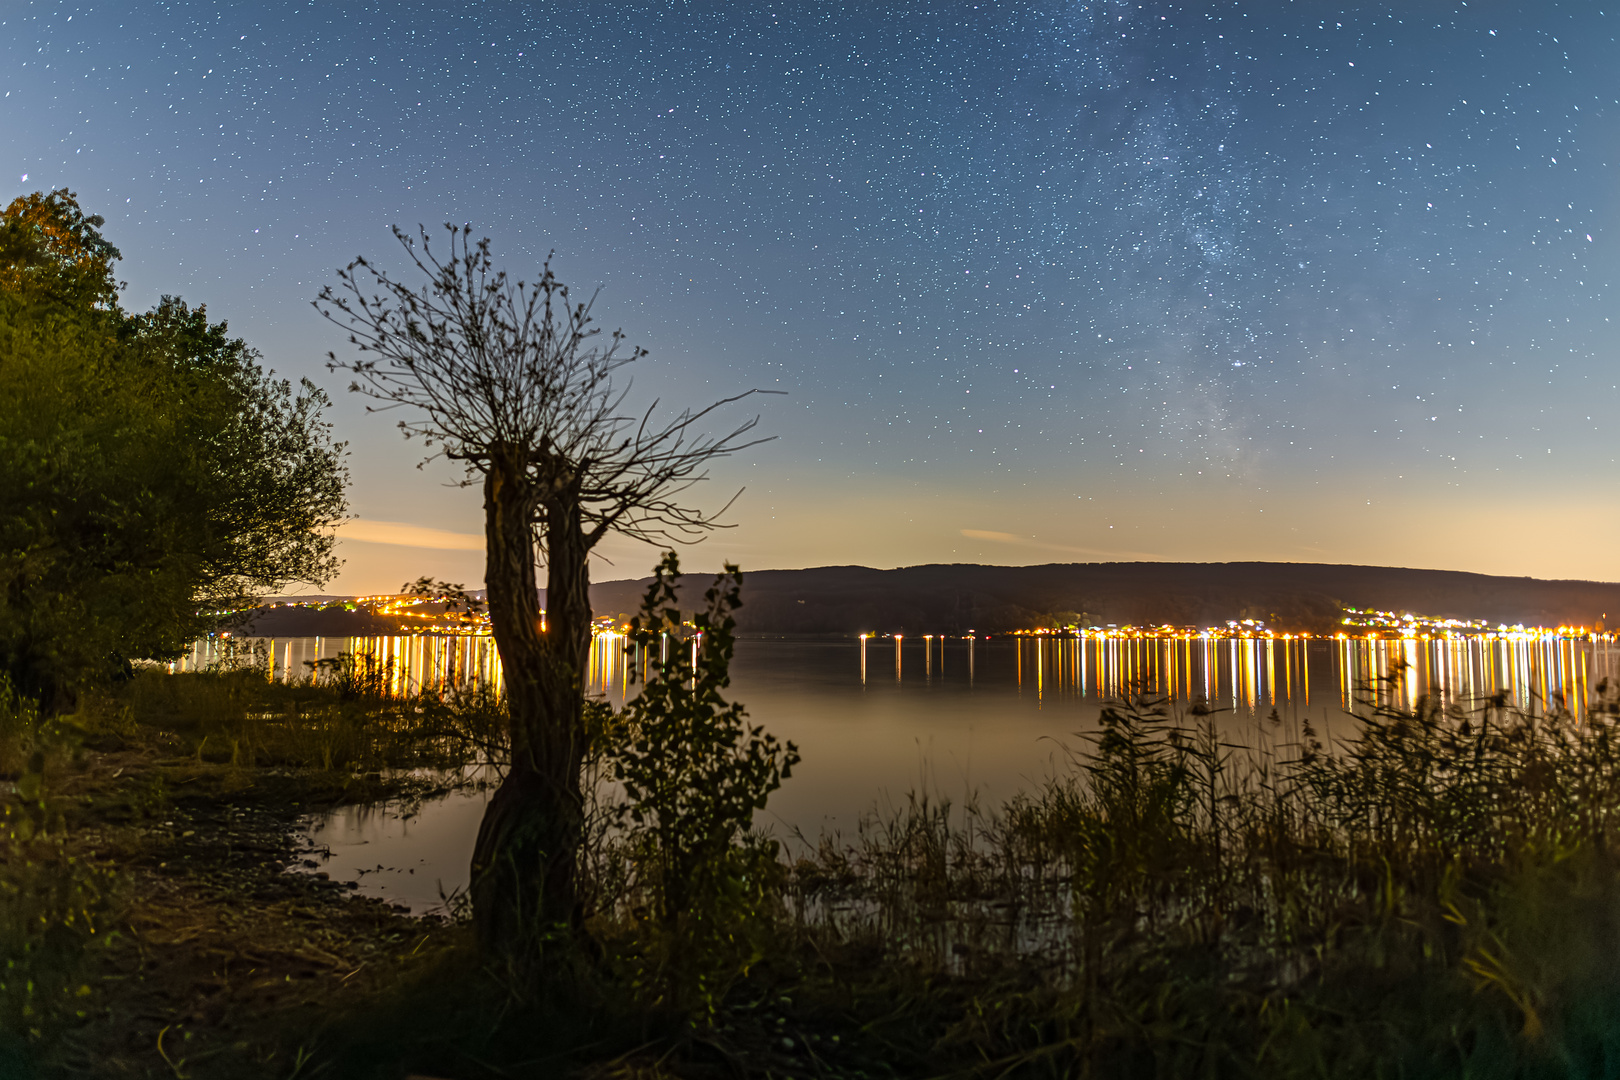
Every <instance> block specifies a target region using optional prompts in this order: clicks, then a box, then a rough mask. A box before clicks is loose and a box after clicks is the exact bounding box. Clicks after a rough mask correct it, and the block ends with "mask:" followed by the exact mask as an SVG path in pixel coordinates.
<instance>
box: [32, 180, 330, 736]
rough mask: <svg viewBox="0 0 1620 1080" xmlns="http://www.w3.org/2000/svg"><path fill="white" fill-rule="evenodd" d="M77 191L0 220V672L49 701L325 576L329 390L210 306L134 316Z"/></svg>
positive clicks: (65, 698) (62, 704)
mask: <svg viewBox="0 0 1620 1080" xmlns="http://www.w3.org/2000/svg"><path fill="white" fill-rule="evenodd" d="M102 224H103V221H102V219H101V218H100V217H90V216H86V215H85V214H84V213H83V211H82V210H81V209H80V208H79V206H78V203H77V200H76V199H75V198H74V196H73V195H72V193H71V192H67V191H57V192H52V193H50V194H48V195H42V194H35V195H29V196H25V197H23V198H20V199H17V200H15V201H14V202H13V203H12V204H11V205H10V206H9V207H7V208H6V210H5V211H4V212H3V213H0V665H3V667H4V669H5V671H6V673H7V674H9V676H10V677H11V679H12V680H13V682H14V684H15V685H16V686H17V687H18V688H19V689H20V690H21V691H22V692H24V693H27V694H29V695H30V696H35V697H38V698H40V699H41V700H42V702H43V704H44V705H45V706H46V708H47V709H48V710H50V711H62V710H65V709H70V708H71V707H72V706H73V701H74V695H75V692H76V689H77V688H78V687H79V686H81V685H83V684H84V683H86V682H87V681H93V680H96V679H99V678H106V677H109V676H112V675H115V674H116V673H117V672H119V671H120V670H122V669H125V668H127V665H128V662H129V661H130V660H131V659H136V658H143V657H149V658H156V659H162V658H167V657H171V656H175V655H178V653H179V652H180V651H181V650H182V649H183V648H184V647H185V645H186V644H188V643H189V642H190V641H191V640H192V639H193V638H194V637H195V636H196V635H197V634H198V632H199V631H201V630H202V629H204V628H205V627H206V625H207V623H208V620H209V618H210V615H209V614H208V611H209V609H211V608H213V609H217V608H219V607H223V606H229V605H233V604H236V603H239V602H240V600H241V598H242V597H243V596H245V595H247V594H251V593H254V592H259V591H269V590H274V589H278V588H281V587H284V586H285V585H286V584H287V583H288V582H290V581H293V580H306V581H312V582H320V581H323V580H326V579H327V578H329V577H330V576H331V574H332V573H333V571H334V570H335V569H336V565H337V563H336V560H335V559H334V557H333V554H332V547H333V542H334V541H333V537H332V535H331V532H330V527H331V526H332V525H334V524H335V523H336V522H337V521H338V520H339V519H340V518H341V516H342V513H343V510H344V496H343V488H344V481H345V472H344V469H343V466H342V461H341V456H342V445H341V444H337V443H334V442H333V441H332V439H331V435H330V429H329V426H328V425H327V424H326V423H325V422H324V421H323V420H322V419H321V410H322V408H323V407H324V406H325V404H326V398H325V396H324V395H323V394H322V393H321V391H319V390H318V389H316V388H315V387H314V386H313V385H312V384H310V383H309V382H307V381H305V382H303V383H302V384H301V385H300V387H299V388H297V389H296V390H295V389H294V388H293V386H292V385H291V384H290V383H288V382H286V381H284V380H275V379H272V378H270V377H269V376H268V375H266V374H265V372H264V370H263V368H262V367H261V366H260V364H259V361H258V356H257V354H256V353H254V352H253V350H252V349H250V348H249V347H248V346H247V345H246V344H245V343H244V342H242V341H241V340H240V339H235V338H231V337H230V336H229V334H228V332H227V330H226V327H225V324H224V323H210V322H209V321H208V319H207V313H206V311H205V309H203V308H196V309H192V308H189V307H188V306H187V305H186V304H184V303H183V302H181V301H179V300H177V299H173V298H167V297H166V298H164V300H163V302H162V303H160V304H159V305H158V306H157V307H156V308H155V309H153V310H152V311H150V312H147V313H145V314H141V315H128V314H126V313H124V312H123V311H122V310H121V309H120V308H119V307H118V305H117V291H116V288H115V286H114V282H113V279H112V262H113V260H114V259H116V258H117V257H118V251H117V249H116V248H114V247H113V246H112V245H111V244H109V243H107V242H106V240H105V239H104V238H102V236H101V235H100V232H99V229H100V226H101V225H102Z"/></svg>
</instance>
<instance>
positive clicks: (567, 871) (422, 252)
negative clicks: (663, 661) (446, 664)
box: [315, 225, 766, 959]
mask: <svg viewBox="0 0 1620 1080" xmlns="http://www.w3.org/2000/svg"><path fill="white" fill-rule="evenodd" d="M446 229H447V230H448V231H449V252H448V257H447V258H445V259H443V260H440V259H439V258H437V257H435V255H434V254H433V253H432V252H431V251H430V249H429V241H428V234H427V231H426V230H425V229H424V230H421V232H420V245H418V242H417V240H416V239H415V238H413V237H411V236H409V235H407V234H406V233H404V232H402V231H401V230H399V229H397V228H396V229H395V230H394V235H395V237H396V238H397V239H398V240H399V242H400V244H401V245H402V246H403V247H404V249H405V251H406V254H407V256H408V257H409V259H410V261H411V263H412V264H413V265H414V266H415V268H416V269H417V270H418V271H420V272H421V273H422V274H423V275H425V276H426V278H427V281H426V283H425V284H422V285H420V286H419V287H416V288H413V287H411V286H409V285H406V284H403V283H401V282H399V281H396V280H394V279H393V278H392V277H390V276H389V275H388V274H387V273H385V272H384V271H382V270H379V269H378V268H376V267H375V266H373V265H372V264H371V263H369V262H367V261H366V260H365V259H364V258H360V259H356V260H355V261H354V262H352V263H350V264H349V265H348V266H347V267H346V268H345V269H344V270H342V271H340V272H339V274H338V279H339V284H338V286H337V287H336V288H334V287H332V286H327V287H326V288H324V289H322V290H321V293H320V295H319V298H318V299H317V300H316V301H315V307H316V310H318V311H319V312H320V313H321V314H322V315H323V316H325V317H326V318H327V319H329V320H331V321H332V322H334V323H336V324H338V325H340V326H344V327H346V328H347V329H348V330H349V341H350V343H351V344H353V345H355V346H356V347H357V348H358V350H359V356H358V357H357V358H355V359H352V360H339V359H338V358H337V356H336V355H335V354H329V356H330V361H331V362H330V364H329V365H328V366H329V367H331V368H332V369H333V370H343V371H347V372H349V373H351V374H352V375H353V377H354V381H353V383H352V384H351V385H350V389H351V390H353V391H355V392H358V393H361V394H366V395H368V396H370V397H372V398H375V399H377V400H378V401H380V402H382V403H383V404H381V405H380V406H373V408H374V409H396V408H401V409H405V410H407V411H408V412H409V413H410V416H409V418H408V419H404V420H401V421H400V423H399V427H400V430H401V431H402V432H404V434H405V436H406V437H407V438H420V439H422V440H424V441H425V443H426V444H427V446H428V447H429V448H431V456H443V457H445V458H448V459H449V460H451V461H455V462H460V463H462V464H463V465H464V466H465V468H466V470H467V473H466V477H467V478H466V480H465V483H467V484H473V483H480V482H481V483H482V484H483V488H484V532H485V541H486V548H487V556H488V568H487V570H486V573H485V583H486V584H487V585H488V587H489V614H490V621H491V624H492V627H493V630H494V634H495V645H496V648H497V649H498V651H499V652H500V657H501V665H502V668H503V669H504V671H505V678H506V694H507V701H508V705H509V709H510V714H511V742H512V762H511V767H510V769H509V770H508V772H507V774H506V777H505V779H504V780H503V782H502V783H501V786H500V788H499V789H498V790H497V791H496V793H495V796H494V797H493V798H492V799H491V800H490V804H489V808H488V810H487V811H486V812H485V815H484V820H483V824H482V825H481V827H480V828H479V832H478V842H477V845H476V847H475V849H474V852H473V860H472V889H471V893H472V903H473V915H474V920H475V922H476V925H477V930H478V938H479V944H480V946H481V947H482V948H483V949H484V951H485V952H486V954H488V955H497V954H499V955H505V956H507V957H508V958H512V959H519V958H521V957H523V956H527V955H533V945H534V943H535V941H536V936H535V935H536V934H541V935H550V934H553V933H555V932H556V931H557V930H559V929H565V928H567V927H569V926H573V925H576V924H577V921H578V918H579V900H578V882H577V876H576V865H575V859H576V854H577V851H578V848H579V844H580V841H581V836H582V829H583V823H584V798H583V793H582V791H581V790H580V772H581V768H582V763H583V760H584V755H585V750H586V739H587V734H586V730H585V724H584V712H583V710H584V700H585V698H584V694H585V672H586V659H587V655H588V650H589V647H590V634H591V629H590V624H591V607H590V598H589V595H588V589H589V585H590V573H589V571H590V568H589V558H590V553H591V551H592V549H593V548H594V547H595V546H596V545H597V544H598V543H599V542H600V541H601V540H602V539H603V538H604V537H606V536H607V535H608V534H609V533H611V532H617V533H621V534H624V535H628V536H632V537H638V538H640V539H643V540H647V541H650V542H653V543H659V544H667V543H669V542H671V541H689V540H693V539H696V538H698V537H700V536H701V535H703V534H704V533H705V532H706V531H707V530H709V529H712V528H714V527H716V525H717V522H716V515H714V514H708V513H705V512H703V511H701V510H696V509H692V508H690V507H688V506H687V505H685V504H684V503H683V502H682V498H681V497H682V496H683V495H684V494H685V493H686V492H687V491H688V490H689V489H690V488H691V487H692V485H693V484H695V483H697V482H699V481H701V480H703V479H705V478H706V475H707V474H706V472H705V466H706V465H707V463H708V462H709V461H711V460H713V459H715V458H717V457H721V456H724V455H727V454H731V453H735V452H736V451H739V450H743V449H746V448H748V447H750V446H754V445H757V444H758V443H760V442H763V441H766V440H764V439H754V438H750V437H749V433H750V432H752V431H753V429H754V427H755V425H756V424H757V423H758V421H759V418H758V417H757V416H756V417H754V418H753V419H751V420H748V421H746V422H744V423H742V424H739V425H738V426H737V427H735V428H733V429H732V430H731V431H730V433H729V434H725V435H721V436H718V437H716V436H711V435H707V434H704V433H702V432H701V431H700V430H699V429H698V425H699V422H700V421H702V420H704V419H706V418H707V417H708V416H709V414H710V413H711V412H713V411H714V410H716V409H718V408H720V407H721V406H723V405H727V404H730V403H732V402H735V401H738V400H740V399H741V398H744V397H747V396H748V395H749V394H752V393H754V392H755V391H748V392H746V393H743V394H738V395H736V396H734V397H729V398H726V399H724V400H722V401H718V402H716V403H714V404H713V405H710V406H708V407H707V408H704V409H698V410H695V411H693V410H687V411H684V412H681V413H679V414H678V415H676V416H674V417H673V418H672V419H667V420H662V421H659V420H655V419H654V410H655V409H656V408H657V405H658V403H657V402H654V403H653V405H652V406H651V407H649V408H648V409H647V410H645V411H644V412H641V413H639V414H633V413H629V412H627V411H626V410H625V409H624V402H625V394H626V392H627V391H628V386H625V387H619V386H616V385H615V382H614V374H615V373H616V372H618V371H619V369H620V368H623V367H624V366H626V365H628V364H631V363H633V362H635V361H636V360H638V359H640V358H641V357H642V356H644V355H646V352H645V350H643V349H640V348H634V349H627V348H626V347H625V345H624V338H623V334H622V333H621V332H619V331H615V332H614V333H613V334H612V335H610V336H609V337H607V338H606V339H603V338H601V337H599V333H600V332H599V329H598V328H597V327H595V326H593V324H592V318H591V304H590V303H588V302H587V303H574V302H571V301H570V298H569V292H568V288H567V286H565V285H563V284H562V283H561V282H559V281H558V280H557V278H556V276H555V275H554V274H553V273H552V271H551V265H550V261H549V260H548V261H547V263H546V265H545V267H544V268H543V270H542V272H541V275H540V279H539V280H538V281H536V282H524V281H515V282H514V281H512V280H511V279H509V278H508V277H507V275H506V273H505V272H504V271H499V270H496V269H495V268H494V265H493V262H492V260H491V258H490V253H489V241H488V240H487V239H485V240H481V241H478V242H477V243H473V242H472V241H471V230H470V227H466V226H464V227H461V228H457V227H455V226H453V225H447V226H446ZM726 505H727V506H728V507H729V506H730V503H727V504H726ZM724 509H725V508H724V507H723V508H722V509H721V511H720V513H723V512H724ZM537 544H538V549H539V550H538V554H539V555H540V556H541V558H542V559H543V561H544V563H545V570H546V610H545V613H544V616H543V617H542V614H541V611H540V608H539V600H538V597H537V595H536V572H535V568H536V554H537V551H536V545H537Z"/></svg>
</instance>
